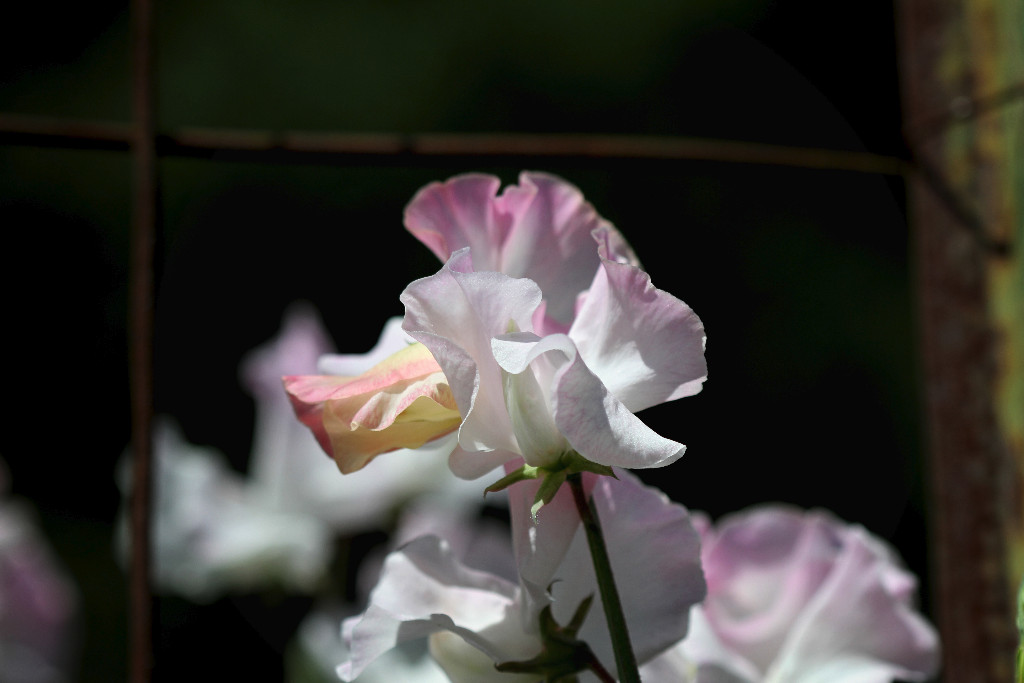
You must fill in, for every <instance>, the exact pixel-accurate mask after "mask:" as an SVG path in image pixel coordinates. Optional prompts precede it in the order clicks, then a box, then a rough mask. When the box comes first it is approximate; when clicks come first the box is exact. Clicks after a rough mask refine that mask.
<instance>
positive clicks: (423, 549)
mask: <svg viewBox="0 0 1024 683" xmlns="http://www.w3.org/2000/svg"><path fill="white" fill-rule="evenodd" d="M516 595H517V588H516V587H515V586H514V585H513V584H511V583H509V582H507V581H505V580H504V579H500V578H498V577H496V576H493V575H490V574H487V573H484V572H479V571H476V570H473V569H469V568H468V567H465V566H464V565H462V564H461V563H459V562H458V561H457V560H456V559H455V558H454V557H453V556H452V554H451V552H450V550H449V549H448V546H447V544H446V543H445V542H444V541H441V540H440V539H438V538H436V537H433V536H425V537H421V538H418V539H416V540H414V541H412V542H410V543H408V544H406V545H405V546H403V547H402V548H401V549H399V550H398V551H396V552H394V553H391V554H390V555H389V556H388V558H387V560H385V563H384V568H383V571H382V573H381V578H380V582H379V583H378V584H377V587H376V588H374V590H373V592H372V593H371V595H370V605H369V607H368V608H367V610H366V612H364V613H363V614H362V615H361V616H359V617H354V618H352V619H348V620H346V621H345V623H344V625H343V635H344V637H345V640H346V641H347V644H348V646H349V651H350V653H351V658H350V659H349V661H347V662H344V663H343V664H342V665H341V666H340V667H339V668H338V674H339V675H340V676H341V678H342V680H346V681H351V680H354V679H355V678H356V677H357V676H358V675H359V674H360V672H362V670H363V669H364V668H366V667H367V666H368V665H369V664H370V663H371V662H373V660H374V659H376V658H377V657H379V656H380V655H381V654H383V653H384V652H386V651H388V650H390V649H391V648H393V647H395V646H396V645H398V644H400V643H402V642H405V641H408V640H412V639H416V638H422V637H424V636H429V635H431V634H435V633H437V632H439V631H442V630H444V631H450V632H452V633H455V634H456V635H458V636H460V637H461V638H462V639H463V640H465V641H466V642H467V643H469V644H470V645H471V646H473V647H474V648H477V649H478V650H480V651H481V652H483V653H484V654H486V655H487V656H488V657H489V658H490V659H491V661H492V662H494V661H507V660H509V659H521V658H527V657H529V656H531V655H533V654H535V653H536V652H537V650H538V649H539V646H540V643H539V641H537V640H536V639H535V638H531V637H529V636H527V635H526V634H523V633H520V632H518V631H519V619H518V616H517V613H516V610H517V609H518V608H517V601H516Z"/></svg>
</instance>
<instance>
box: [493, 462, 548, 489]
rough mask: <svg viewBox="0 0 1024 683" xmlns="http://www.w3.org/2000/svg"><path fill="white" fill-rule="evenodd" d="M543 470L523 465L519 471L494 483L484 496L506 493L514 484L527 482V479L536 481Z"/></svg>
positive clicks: (510, 473)
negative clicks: (500, 492) (499, 492)
mask: <svg viewBox="0 0 1024 683" xmlns="http://www.w3.org/2000/svg"><path fill="white" fill-rule="evenodd" d="M541 472H542V470H541V468H539V467H534V466H533V465H523V466H522V467H520V468H519V469H517V470H515V471H513V472H509V473H508V474H506V475H505V476H504V477H502V478H501V479H499V480H498V481H496V482H494V483H493V484H491V485H490V486H488V487H487V488H485V489H484V495H485V496H486V495H487V494H488V493H497V492H498V491H504V490H505V489H507V488H508V487H509V486H511V485H512V484H515V483H516V482H520V481H526V480H527V479H536V478H537V477H539V476H541Z"/></svg>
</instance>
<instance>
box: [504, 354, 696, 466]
mask: <svg viewBox="0 0 1024 683" xmlns="http://www.w3.org/2000/svg"><path fill="white" fill-rule="evenodd" d="M492 348H493V352H494V357H495V359H496V360H497V362H498V364H499V365H500V366H501V367H502V369H504V370H505V371H506V372H509V373H512V374H518V373H521V372H527V371H530V366H531V365H533V364H535V363H537V364H541V365H542V364H543V363H549V364H550V366H551V367H553V368H556V369H555V371H554V374H553V377H552V379H551V383H550V391H551V398H550V405H551V407H552V410H553V412H554V417H555V424H556V425H557V426H558V429H559V431H561V433H562V434H563V435H564V436H565V437H566V439H567V440H568V442H569V445H570V446H572V448H573V449H574V450H575V451H576V452H577V453H579V454H580V455H582V456H583V457H584V458H587V459H588V460H590V461H592V462H596V463H600V464H602V465H611V466H616V467H625V468H629V469H639V468H646V467H662V466H664V465H668V464H670V463H672V462H675V461H676V460H678V459H679V458H680V457H682V455H683V452H684V451H685V450H686V447H685V446H683V445H682V444H679V443H676V442H675V441H671V440H669V439H666V438H664V437H662V436H659V435H658V434H657V433H655V432H654V431H653V430H652V429H651V428H650V427H648V426H647V425H645V424H644V423H643V421H641V420H640V418H638V417H637V416H636V415H633V413H631V412H630V411H629V409H628V408H626V406H624V405H623V404H622V403H621V402H620V401H619V400H618V399H617V398H616V397H615V396H613V395H612V393H611V392H609V391H608V389H607V388H606V387H605V386H604V384H603V383H602V382H601V380H600V379H598V377H597V376H596V375H595V374H594V373H593V372H591V371H590V369H589V368H588V367H587V364H586V363H585V362H584V361H583V358H582V357H581V356H580V354H579V353H577V351H576V346H575V345H574V344H573V341H572V339H570V338H569V337H568V336H566V335H558V334H555V335H550V336H547V337H544V338H543V339H540V340H537V338H536V337H535V336H534V335H528V334H511V335H503V336H501V337H497V338H495V339H494V340H493V342H492ZM544 354H550V355H549V357H548V358H547V359H542V358H541V357H542V356H543V355H544ZM542 383H543V382H542Z"/></svg>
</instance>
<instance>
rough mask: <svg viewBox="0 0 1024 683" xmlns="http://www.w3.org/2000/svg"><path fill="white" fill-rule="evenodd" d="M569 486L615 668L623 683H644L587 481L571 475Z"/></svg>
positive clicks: (576, 475) (578, 475)
mask: <svg viewBox="0 0 1024 683" xmlns="http://www.w3.org/2000/svg"><path fill="white" fill-rule="evenodd" d="M568 481H569V487H570V488H571V489H572V497H573V499H574V500H575V501H576V510H577V511H579V514H580V520H581V521H582V522H583V529H584V530H585V531H586V534H587V545H588V546H590V557H591V559H592V560H593V562H594V573H595V574H596V575H597V587H598V589H599V590H600V591H601V604H602V605H604V615H605V619H607V621H608V631H609V633H610V634H611V638H612V649H613V650H614V652H615V665H616V666H617V667H618V671H619V681H620V683H640V672H639V670H638V668H637V663H636V655H634V654H633V646H632V645H631V644H630V641H629V629H628V628H627V627H626V615H625V614H624V613H623V611H622V601H621V600H620V599H619V591H618V589H617V588H616V587H615V578H614V577H613V576H612V565H611V561H610V560H609V559H608V548H607V546H606V545H605V543H604V534H602V533H601V522H600V520H599V519H598V517H597V510H596V509H595V508H594V505H593V501H588V500H587V495H586V493H584V492H583V480H582V478H581V476H580V474H578V473H577V474H570V475H569V477H568Z"/></svg>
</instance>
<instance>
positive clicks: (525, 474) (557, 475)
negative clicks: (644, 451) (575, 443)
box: [484, 451, 618, 522]
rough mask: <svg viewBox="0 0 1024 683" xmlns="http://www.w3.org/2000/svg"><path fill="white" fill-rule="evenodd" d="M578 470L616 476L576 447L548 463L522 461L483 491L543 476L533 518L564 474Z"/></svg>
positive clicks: (559, 484)
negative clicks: (551, 463) (519, 465)
mask: <svg viewBox="0 0 1024 683" xmlns="http://www.w3.org/2000/svg"><path fill="white" fill-rule="evenodd" d="M580 472H591V473H592V474H600V475H602V476H605V477H613V478H615V479H618V477H616V476H615V471H614V470H613V469H612V468H611V467H609V466H608V465H599V464H597V463H596V462H592V461H590V460H587V459H586V458H584V457H583V456H582V455H580V454H579V453H577V452H576V451H569V452H567V453H563V454H562V455H561V456H560V457H559V458H558V460H557V461H555V463H554V464H553V465H550V466H548V467H534V466H533V465H523V466H522V467H520V468H519V469H517V470H514V471H512V472H509V473H508V474H506V475H505V476H504V477H502V478H501V479H499V480H498V481H496V482H494V483H493V484H491V485H490V486H488V487H487V488H485V489H484V495H485V496H486V495H487V494H488V493H497V492H498V491H504V490H505V489H507V488H508V487H509V486H511V485H512V484H515V483H518V482H521V481H527V480H529V479H543V481H542V482H541V485H540V488H539V489H538V490H537V496H536V498H534V499H533V505H531V506H530V516H531V517H532V518H533V521H534V522H536V521H537V513H538V512H540V509H541V508H542V507H544V506H545V505H547V504H548V503H550V502H551V501H552V499H553V498H554V497H555V495H556V494H557V493H558V489H560V488H561V487H562V484H564V483H565V480H566V478H567V477H568V476H569V475H570V474H578V473H580Z"/></svg>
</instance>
